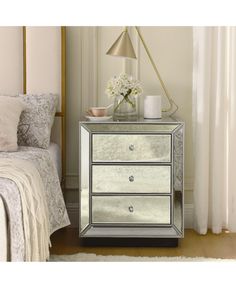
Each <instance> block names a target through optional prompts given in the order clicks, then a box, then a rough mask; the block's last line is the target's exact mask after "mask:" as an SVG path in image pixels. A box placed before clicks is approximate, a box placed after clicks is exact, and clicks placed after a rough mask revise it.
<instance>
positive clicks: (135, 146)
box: [92, 134, 171, 162]
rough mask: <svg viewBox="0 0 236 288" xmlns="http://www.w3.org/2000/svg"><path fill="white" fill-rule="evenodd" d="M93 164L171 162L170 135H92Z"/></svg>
mask: <svg viewBox="0 0 236 288" xmlns="http://www.w3.org/2000/svg"><path fill="white" fill-rule="evenodd" d="M92 147H93V148H92V152H93V157H92V159H93V162H129V161H130V162H135V161H140V162H171V135H125V134H122V135H117V134H116V135H109V134H94V135H93V146H92Z"/></svg>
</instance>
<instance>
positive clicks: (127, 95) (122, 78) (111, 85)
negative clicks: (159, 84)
mask: <svg viewBox="0 0 236 288" xmlns="http://www.w3.org/2000/svg"><path fill="white" fill-rule="evenodd" d="M105 92H106V94H107V95H108V97H120V100H119V101H117V102H116V105H114V113H116V112H117V111H118V109H120V108H121V105H123V104H125V103H128V105H130V106H131V107H132V108H133V109H135V108H136V107H135V106H136V101H135V96H139V95H140V94H141V93H142V92H143V90H142V87H141V84H140V82H139V81H138V80H135V79H133V77H132V76H130V75H127V74H126V73H121V74H120V75H119V76H118V77H117V76H114V77H113V78H111V79H110V80H109V81H108V83H107V87H106V91H105Z"/></svg>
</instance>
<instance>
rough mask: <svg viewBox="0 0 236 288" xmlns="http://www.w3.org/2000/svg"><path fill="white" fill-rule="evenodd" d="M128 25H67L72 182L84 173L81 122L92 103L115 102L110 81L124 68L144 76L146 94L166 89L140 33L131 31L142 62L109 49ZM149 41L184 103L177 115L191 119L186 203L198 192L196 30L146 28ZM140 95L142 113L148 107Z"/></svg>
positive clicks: (169, 85)
mask: <svg viewBox="0 0 236 288" xmlns="http://www.w3.org/2000/svg"><path fill="white" fill-rule="evenodd" d="M121 31H122V27H68V28H67V176H68V177H67V186H68V187H76V185H77V183H78V182H77V176H78V120H79V119H82V115H83V114H84V111H85V110H86V109H87V108H88V107H89V106H90V105H105V104H108V103H111V99H108V98H107V96H106V95H105V93H104V90H105V86H106V82H107V81H108V79H109V78H110V77H112V76H114V75H117V74H119V73H120V72H122V71H127V72H129V73H132V74H133V75H134V76H135V77H138V78H139V79H140V81H141V83H142V85H143V88H144V95H146V94H149V93H152V94H160V93H162V91H161V88H160V85H159V83H158V81H157V80H156V76H155V74H154V71H153V70H152V66H151V65H150V63H149V60H148V58H147V55H146V54H145V51H144V49H143V47H142V45H141V44H140V43H139V41H138V38H137V34H136V32H135V30H134V29H133V28H131V29H130V33H131V38H132V40H133V44H134V48H135V50H136V54H137V56H138V60H124V59H122V58H116V57H110V56H107V55H106V51H107V50H108V49H109V48H110V46H111V44H112V43H113V42H114V40H115V39H116V38H117V37H118V35H119V34H120V33H121ZM141 31H142V33H143V36H144V39H145V40H146V43H147V45H148V47H149V48H150V51H151V53H152V56H153V58H154V59H155V62H156V64H157V67H158V68H159V71H160V73H161V75H162V77H163V80H164V82H165V84H166V86H167V88H168V90H169V93H170V94H171V95H172V97H173V98H174V100H175V102H176V103H177V104H178V105H179V110H178V111H177V113H176V116H179V117H180V118H182V119H183V120H184V121H185V123H186V137H185V186H186V198H185V199H186V202H187V203H188V202H189V203H191V190H192V182H193V181H192V176H193V165H192V161H193V158H192V133H191V127H192V122H191V115H192V112H191V110H192V109H191V106H192V102H191V101H192V97H191V96H192V28H191V27H141ZM142 102H143V96H142V97H141V98H140V113H141V114H142V111H143V105H142Z"/></svg>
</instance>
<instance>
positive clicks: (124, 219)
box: [92, 196, 170, 224]
mask: <svg viewBox="0 0 236 288" xmlns="http://www.w3.org/2000/svg"><path fill="white" fill-rule="evenodd" d="M92 222H93V223H94V224H95V223H113V224H115V223H135V224H142V223H149V224H170V197H169V196H93V197H92Z"/></svg>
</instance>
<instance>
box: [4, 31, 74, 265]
mask: <svg viewBox="0 0 236 288" xmlns="http://www.w3.org/2000/svg"><path fill="white" fill-rule="evenodd" d="M22 32H23V33H22ZM1 33H3V34H4V35H2V36H3V38H4V39H10V42H9V43H6V42H7V40H4V41H5V42H4V45H0V47H1V48H0V58H1V56H3V57H2V59H0V60H3V61H6V59H8V60H12V59H14V61H12V62H10V65H12V69H14V71H12V73H9V75H8V74H6V73H4V71H0V84H1V85H0V87H1V91H0V96H2V94H3V92H4V96H5V92H6V91H8V93H6V94H11V96H12V94H13V96H14V97H15V96H17V97H23V98H24V101H26V102H27V101H28V100H27V99H28V98H29V99H31V96H32V95H34V96H36V98H37V97H38V95H40V96H39V98H40V99H39V100H40V101H39V103H41V101H42V99H43V97H44V94H42V93H45V95H50V93H51V92H52V93H54V94H53V95H57V98H58V99H57V100H58V101H57V102H58V103H57V107H55V111H54V110H53V113H52V112H51V115H52V117H53V121H51V120H50V125H49V126H50V129H48V130H49V131H47V133H46V134H48V135H49V136H50V137H49V136H48V137H47V138H48V143H47V144H46V145H44V144H45V143H44V142H42V143H38V142H37V141H38V139H36V140H37V141H36V142H35V139H34V138H30V139H28V140H30V141H28V142H27V141H25V140H27V139H25V138H24V137H23V136H24V133H25V131H24V130H25V127H24V125H23V128H22V127H21V125H20V124H21V121H20V122H19V123H18V131H17V137H18V140H17V141H18V147H17V149H15V150H14V149H13V150H14V151H5V150H0V151H1V152H0V261H45V260H47V259H48V256H49V254H47V253H48V251H49V249H48V247H49V246H50V239H49V238H50V235H51V234H52V233H53V232H54V231H56V230H58V229H60V228H62V227H65V226H68V225H69V224H70V221H69V218H68V214H67V211H66V206H65V202H64V199H63V193H62V189H61V186H63V183H64V179H65V28H63V27H23V28H22V27H12V28H1V29H0V34H1ZM5 34H6V35H7V38H6V37H5V36H6V35H5ZM3 38H2V39H3ZM42 41H43V43H45V45H42V43H41V42H42ZM13 43H14V45H13V46H14V47H16V48H15V50H14V49H11V50H9V48H10V47H12V44H13ZM0 44H2V43H0ZM18 44H19V45H20V46H21V45H22V44H23V45H22V47H23V51H22V50H21V49H20V48H19V47H18V46H19V45H18ZM7 45H8V46H9V48H7ZM17 45H18V46H17ZM2 46H4V47H5V48H4V47H3V48H2ZM22 52H23V53H22ZM1 53H3V54H4V55H2V54H1ZM6 53H7V54H9V53H15V54H14V55H7V57H6V55H5V54H6ZM22 55H23V61H22V62H21V60H20V57H22ZM42 57H43V58H42ZM3 61H1V62H2V63H3ZM11 63H12V64H11ZM16 63H17V65H18V64H19V63H22V67H19V68H20V69H18V71H15V70H16ZM5 65H8V66H9V63H7V64H5ZM1 69H3V70H4V69H5V68H4V63H3V65H2V68H0V70H1ZM8 70H9V71H11V67H10V66H9V67H8ZM22 71H23V75H21V73H22ZM16 72H19V73H18V74H17V73H16ZM7 75H8V76H9V77H8V76H7ZM12 75H16V76H15V77H12ZM6 77H8V79H6ZM21 79H23V85H22V86H21V85H19V83H20V82H19V80H20V81H21ZM4 85H5V86H4ZM21 87H23V91H22V90H21V89H22V88H21ZM7 89H8V90H7ZM21 93H22V95H21ZM16 94H17V95H16ZM23 98H22V99H23ZM25 99H26V100H25ZM0 100H1V97H0ZM34 101H35V100H34ZM32 103H33V104H34V102H32ZM32 103H31V104H32ZM41 104H42V103H41ZM46 104H48V103H46ZM25 105H26V104H25ZM27 105H28V103H27ZM43 105H44V104H42V105H41V106H42V107H41V110H38V111H39V113H35V114H33V118H32V117H31V119H30V118H29V119H27V117H28V116H27V117H25V118H26V120H28V121H30V122H34V118H35V119H36V120H37V117H38V123H39V119H41V118H42V119H44V118H43V116H42V115H41V113H43V112H42V111H43V110H44V108H45V107H46V108H45V110H47V105H46V106H45V105H44V106H43ZM54 106H55V105H54ZM27 107H28V106H27ZM0 108H1V107H0ZM25 108H26V107H24V109H25ZM27 109H28V108H27ZM27 109H26V110H27ZM26 110H24V111H26ZM1 113H2V112H1ZM22 114H23V112H22ZM22 114H21V115H22ZM0 116H1V115H0ZM31 116H32V115H31ZM54 116H55V117H54ZM40 117H41V118H40ZM0 118H1V117H0ZM20 119H21V118H20ZM36 122H37V121H36ZM42 122H43V123H44V122H45V123H46V122H47V121H46V120H42ZM38 123H36V126H37V125H38ZM53 123H54V124H53ZM0 124H1V119H0ZM7 124H8V123H7ZM40 124H41V123H40ZM47 124H49V123H47ZM52 124H53V127H52ZM28 126H29V125H28ZM28 126H27V129H26V130H27V133H28V134H29V132H30V129H31V128H30V129H28ZM32 126H33V124H32ZM19 127H20V129H19ZM9 128H11V126H9ZM36 128H38V127H36ZM21 130H22V131H23V132H24V133H23V132H22V131H21ZM36 130H37V129H36ZM39 130H40V129H39ZM19 131H20V132H19ZM1 132H2V131H0V142H1V136H2V135H1ZM27 133H25V134H27ZM33 134H34V133H32V135H33ZM36 134H37V133H36ZM41 134H42V133H41ZM22 135H23V136H22ZM30 136H31V135H30ZM37 136H38V135H36V138H37ZM41 136H43V135H41ZM22 137H23V138H22ZM27 137H28V136H27ZM27 137H26V138H27ZM32 137H34V135H33V136H32ZM28 138H29V137H28ZM45 138H46V137H45ZM19 139H20V140H19ZM22 139H23V140H22ZM43 140H45V139H43ZM49 142H50V145H49ZM35 144H37V145H35ZM4 165H5V166H4ZM26 180H27V181H28V182H27V181H26ZM24 181H25V182H24ZM26 182H27V183H26ZM26 184H27V187H26ZM24 185H25V187H24ZM24 188H27V189H28V190H27V189H26V190H25V191H28V192H29V191H30V193H28V194H29V195H27V193H26V194H22V191H23V190H24ZM31 190H32V193H31ZM41 191H42V193H41ZM31 194H32V195H31ZM29 199H31V200H29ZM27 201H28V202H27ZM30 201H31V202H30ZM27 205H28V206H29V207H27ZM30 205H31V206H30ZM26 208H29V209H28V210H29V213H28V216H27V217H26V216H25V215H26V213H25V212H24V211H26ZM33 211H34V212H33ZM30 213H31V214H32V217H31V214H30ZM33 213H34V214H33ZM34 224H35V225H34ZM36 224H37V225H36ZM36 226H37V227H36ZM42 231H43V232H45V233H42ZM46 231H47V233H46ZM35 240H37V241H38V242H37V245H38V243H39V245H38V246H37V245H36V244H35V243H36V242H35ZM47 241H48V242H47ZM37 247H39V248H37ZM42 247H46V248H45V251H43V248H42ZM34 248H35V249H36V248H37V249H38V250H37V249H36V250H37V253H36V252H35V249H34ZM40 249H41V250H40ZM34 253H35V255H33V254H34ZM36 254H37V255H36ZM38 255H41V256H40V257H41V258H40V257H39V256H38Z"/></svg>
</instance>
